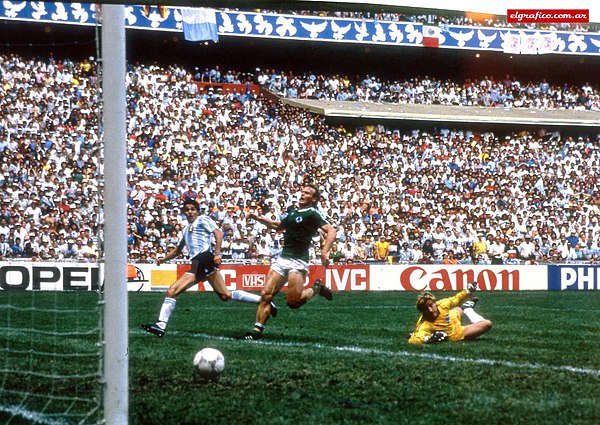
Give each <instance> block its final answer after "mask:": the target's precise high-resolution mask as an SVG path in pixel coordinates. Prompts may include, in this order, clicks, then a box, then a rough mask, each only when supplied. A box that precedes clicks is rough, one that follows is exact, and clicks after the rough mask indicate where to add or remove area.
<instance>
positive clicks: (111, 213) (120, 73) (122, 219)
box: [102, 5, 129, 424]
mask: <svg viewBox="0 0 600 425" xmlns="http://www.w3.org/2000/svg"><path fill="white" fill-rule="evenodd" d="M102 74H103V78H102V96H103V99H104V105H103V115H102V116H103V117H104V119H103V127H104V163H105V167H104V173H105V174H104V176H105V187H104V205H105V211H104V214H105V223H106V227H105V232H104V234H105V247H106V248H105V255H104V257H105V265H104V282H105V284H104V301H105V306H104V342H105V346H104V374H103V375H104V378H105V381H104V419H105V421H106V423H109V424H126V423H127V417H128V408H129V398H128V383H129V380H128V370H129V368H128V360H127V354H128V353H127V344H128V337H127V330H128V327H129V324H128V313H127V279H126V276H127V173H126V167H127V144H126V140H127V131H126V128H127V127H126V109H125V105H126V104H125V102H126V99H125V94H126V84H125V7H124V6H122V5H105V6H103V8H102Z"/></svg>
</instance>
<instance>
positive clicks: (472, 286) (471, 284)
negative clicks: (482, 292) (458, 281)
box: [467, 281, 479, 292]
mask: <svg viewBox="0 0 600 425" xmlns="http://www.w3.org/2000/svg"><path fill="white" fill-rule="evenodd" d="M477 289H479V288H478V287H477V282H475V281H473V282H469V283H467V290H468V291H469V292H475V291H477Z"/></svg>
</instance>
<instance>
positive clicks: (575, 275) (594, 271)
mask: <svg viewBox="0 0 600 425" xmlns="http://www.w3.org/2000/svg"><path fill="white" fill-rule="evenodd" d="M548 289H550V290H553V291H565V290H566V291H568V290H571V291H582V290H583V291H592V290H598V289H600V266H549V269H548Z"/></svg>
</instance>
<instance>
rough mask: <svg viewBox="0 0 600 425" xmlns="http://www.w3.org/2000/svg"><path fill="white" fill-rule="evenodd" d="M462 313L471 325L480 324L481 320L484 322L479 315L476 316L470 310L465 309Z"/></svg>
mask: <svg viewBox="0 0 600 425" xmlns="http://www.w3.org/2000/svg"><path fill="white" fill-rule="evenodd" d="M463 313H464V315H465V316H467V319H469V321H470V322H471V323H478V322H481V321H482V320H485V319H484V318H483V317H482V316H481V315H480V314H478V313H477V312H476V311H475V310H473V309H472V308H470V307H469V308H465V309H464V310H463Z"/></svg>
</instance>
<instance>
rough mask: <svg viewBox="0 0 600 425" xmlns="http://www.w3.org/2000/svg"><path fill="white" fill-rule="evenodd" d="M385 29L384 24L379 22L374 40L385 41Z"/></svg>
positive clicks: (376, 25)
mask: <svg viewBox="0 0 600 425" xmlns="http://www.w3.org/2000/svg"><path fill="white" fill-rule="evenodd" d="M386 38H387V37H386V35H385V31H384V30H383V25H381V24H380V23H379V22H378V23H376V24H375V35H373V41H375V42H377V41H385V40H386Z"/></svg>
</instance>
